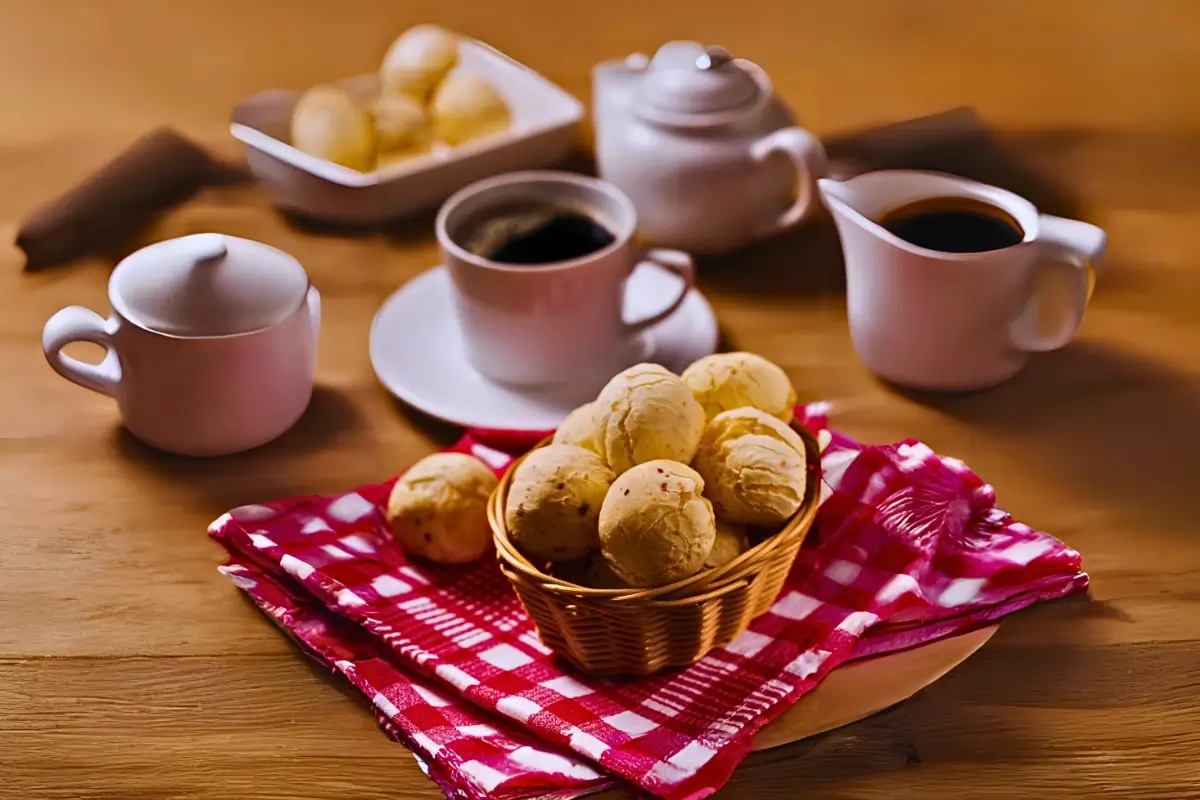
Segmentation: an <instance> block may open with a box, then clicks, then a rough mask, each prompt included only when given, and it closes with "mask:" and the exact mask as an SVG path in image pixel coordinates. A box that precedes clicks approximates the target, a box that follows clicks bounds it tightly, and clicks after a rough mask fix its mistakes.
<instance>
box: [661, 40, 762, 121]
mask: <svg viewBox="0 0 1200 800" xmlns="http://www.w3.org/2000/svg"><path fill="white" fill-rule="evenodd" d="M681 44H683V43H672V44H669V45H664V48H667V47H672V48H674V49H672V50H671V52H670V53H669V54H664V57H660V56H657V55H656V56H655V59H654V60H653V61H652V62H651V68H650V70H649V71H648V72H647V73H646V76H645V78H644V79H643V80H642V83H641V86H640V87H639V90H638V96H639V99H640V100H641V101H642V103H643V104H644V105H646V106H649V107H651V109H653V110H654V111H659V112H665V113H667V114H672V115H684V114H701V115H711V114H717V113H723V112H730V111H738V110H742V109H747V108H751V107H756V106H757V105H759V103H760V102H761V101H762V99H763V95H764V92H765V93H767V94H769V93H770V90H769V87H767V86H765V85H764V78H763V76H760V75H757V74H755V72H752V71H751V69H750V68H748V67H747V66H745V65H744V64H743V63H739V62H738V61H737V60H735V59H734V58H733V57H732V56H731V55H729V53H728V52H727V51H726V50H725V49H724V48H722V47H705V48H699V47H697V48H696V50H695V55H694V57H691V58H687V59H686V60H682V61H681V59H682V58H683V56H684V55H686V50H685V48H683V47H682V46H680V45H681ZM666 56H669V57H666Z"/></svg>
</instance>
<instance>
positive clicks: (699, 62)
mask: <svg viewBox="0 0 1200 800" xmlns="http://www.w3.org/2000/svg"><path fill="white" fill-rule="evenodd" d="M730 61H733V56H731V55H730V54H729V51H728V50H726V49H725V48H724V47H716V46H714V47H706V48H704V52H703V53H702V54H701V55H700V57H699V58H697V59H696V69H699V70H703V71H705V72H707V71H708V70H713V69H720V68H721V67H723V66H725V65H726V64H728V63H729V62H730Z"/></svg>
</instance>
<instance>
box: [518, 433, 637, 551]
mask: <svg viewBox="0 0 1200 800" xmlns="http://www.w3.org/2000/svg"><path fill="white" fill-rule="evenodd" d="M613 477H614V476H613V473H612V470H610V469H609V468H608V467H606V466H605V465H604V462H602V461H601V460H600V457H599V456H597V455H596V454H595V453H593V452H592V451H590V450H584V449H583V448H582V447H576V446H575V445H570V444H552V445H549V446H547V447H539V448H538V449H536V450H534V451H533V452H531V453H530V454H529V455H528V456H526V458H525V460H523V461H522V462H521V463H520V465H518V466H517V468H516V472H514V473H513V479H512V486H511V487H510V488H509V490H508V500H507V502H506V504H505V510H504V519H505V523H506V524H507V526H508V535H509V537H510V538H511V539H512V543H513V544H514V545H515V546H516V547H517V548H518V549H519V550H520V551H521V552H522V553H524V554H525V555H526V556H527V557H528V558H530V559H531V560H533V561H571V560H572V559H576V558H581V557H583V556H586V555H587V554H588V553H589V552H590V551H592V550H594V549H595V548H596V547H598V546H599V545H600V537H599V532H598V522H597V521H598V518H599V516H600V507H601V506H602V505H603V504H604V497H605V495H606V494H607V493H608V489H609V487H610V486H611V485H612V482H613Z"/></svg>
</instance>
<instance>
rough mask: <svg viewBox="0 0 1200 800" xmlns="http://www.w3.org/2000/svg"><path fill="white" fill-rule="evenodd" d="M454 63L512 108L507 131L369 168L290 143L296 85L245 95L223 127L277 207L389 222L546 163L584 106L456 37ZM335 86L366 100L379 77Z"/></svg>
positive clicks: (574, 129) (566, 142)
mask: <svg viewBox="0 0 1200 800" xmlns="http://www.w3.org/2000/svg"><path fill="white" fill-rule="evenodd" d="M455 69H456V70H463V71H466V72H469V73H471V74H474V75H478V76H480V77H482V78H485V79H487V80H488V81H489V82H490V83H491V84H492V85H493V86H495V87H496V89H497V90H498V91H499V92H500V93H501V94H502V95H503V96H504V99H505V101H506V102H507V103H508V104H509V108H510V109H511V111H512V125H511V126H510V127H509V129H508V130H506V131H503V132H501V133H497V134H494V135H491V136H485V137H482V138H480V139H477V140H474V141H470V142H466V143H464V144H462V145H460V146H458V147H453V148H452V147H445V146H438V147H436V148H435V149H434V150H433V151H432V152H431V153H429V154H428V155H425V156H420V157H417V158H413V159H410V160H407V161H403V162H400V163H398V164H395V165H392V166H389V167H387V168H386V169H382V170H378V171H375V172H370V173H361V172H356V171H354V170H352V169H347V168H346V167H342V166H340V165H338V164H334V163H332V162H329V161H324V160H322V159H319V158H316V157H313V156H310V155H308V154H306V153H303V152H301V151H299V150H297V149H296V148H294V147H292V146H291V145H290V144H289V143H288V141H289V127H290V120H291V112H292V107H293V105H294V103H295V100H296V95H295V94H294V93H289V92H277V91H275V92H263V93H261V94H259V95H255V96H253V97H250V98H247V99H246V100H245V101H243V102H242V103H241V104H240V105H239V106H238V108H237V109H236V110H235V112H234V122H233V123H232V124H231V126H230V132H231V133H232V134H233V136H234V138H236V139H238V140H239V141H241V142H242V143H243V144H244V145H245V147H246V160H247V163H248V164H249V166H250V170H251V172H252V173H253V174H254V176H255V178H256V179H257V180H258V181H259V182H261V183H262V184H263V185H265V186H266V187H267V189H268V190H269V191H270V192H271V194H272V196H273V197H274V200H275V203H276V204H277V205H278V206H279V207H281V208H283V209H285V210H287V211H291V212H294V213H297V214H300V215H303V216H305V217H309V218H314V219H321V220H327V221H331V222H339V223H347V224H373V223H379V222H384V221H388V220H395V219H399V218H401V217H404V216H406V215H408V214H411V213H413V212H416V211H419V210H422V209H426V208H432V207H433V206H436V205H437V204H438V203H440V202H442V201H443V200H445V199H446V198H447V197H449V196H450V195H451V194H453V193H454V192H455V191H457V190H458V189H460V188H462V187H463V186H466V185H467V184H469V183H471V182H472V181H476V180H479V179H482V178H485V177H488V176H489V175H495V174H498V173H502V172H511V171H514V170H527V169H539V168H542V167H548V166H551V165H552V164H554V163H556V162H557V161H559V160H560V159H562V158H563V157H564V156H566V155H567V154H568V153H569V152H570V151H571V149H572V148H573V147H574V145H575V141H576V137H577V133H578V127H579V122H580V120H581V119H582V118H583V106H582V105H581V104H580V103H579V101H578V100H576V99H575V98H574V97H572V96H571V95H570V94H568V93H567V92H565V91H564V90H562V89H561V88H559V87H558V86H556V85H554V84H553V83H551V82H550V81H548V80H546V79H545V78H544V77H542V76H541V75H539V74H538V73H536V72H534V71H533V70H531V69H529V68H528V67H526V66H524V65H522V64H520V63H518V62H516V61H514V60H513V59H511V58H509V57H508V56H506V55H504V54H503V53H500V52H499V51H497V50H495V49H494V48H492V47H489V46H488V45H486V44H484V43H482V42H479V41H476V40H474V39H469V38H462V39H460V44H459V65H458V66H457V67H455ZM336 85H339V86H341V87H342V88H344V89H345V90H346V91H348V92H349V93H350V94H351V95H352V96H354V97H356V98H360V99H365V98H367V97H370V96H372V95H373V94H374V93H375V92H376V91H377V90H378V78H377V76H375V75H361V76H358V77H354V78H349V79H347V80H344V81H339V82H337V84H336Z"/></svg>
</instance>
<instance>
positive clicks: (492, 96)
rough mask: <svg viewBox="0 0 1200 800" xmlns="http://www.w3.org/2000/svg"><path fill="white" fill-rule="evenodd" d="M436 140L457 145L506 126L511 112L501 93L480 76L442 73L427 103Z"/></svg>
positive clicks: (508, 123) (510, 117)
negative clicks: (442, 78)
mask: <svg viewBox="0 0 1200 800" xmlns="http://www.w3.org/2000/svg"><path fill="white" fill-rule="evenodd" d="M429 114H430V116H431V117H432V119H433V130H434V133H435V134H436V135H437V138H438V139H439V140H440V141H443V142H445V143H446V144H448V145H460V144H462V143H463V142H468V141H470V140H472V139H478V138H479V137H481V136H487V135H489V134H493V133H499V132H500V131H502V130H505V129H506V128H508V126H509V125H510V124H511V122H512V115H511V113H510V112H509V109H508V103H506V102H505V101H504V97H503V96H502V95H501V94H500V93H499V92H498V91H496V88H495V87H494V86H492V85H491V84H490V83H488V82H487V81H486V80H484V79H483V78H480V77H478V76H476V75H471V74H469V73H465V72H453V73H451V74H450V75H447V76H446V79H445V80H444V81H442V82H441V83H440V84H439V85H438V87H437V90H436V91H435V92H434V93H433V100H432V101H431V102H430V105H429Z"/></svg>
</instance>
